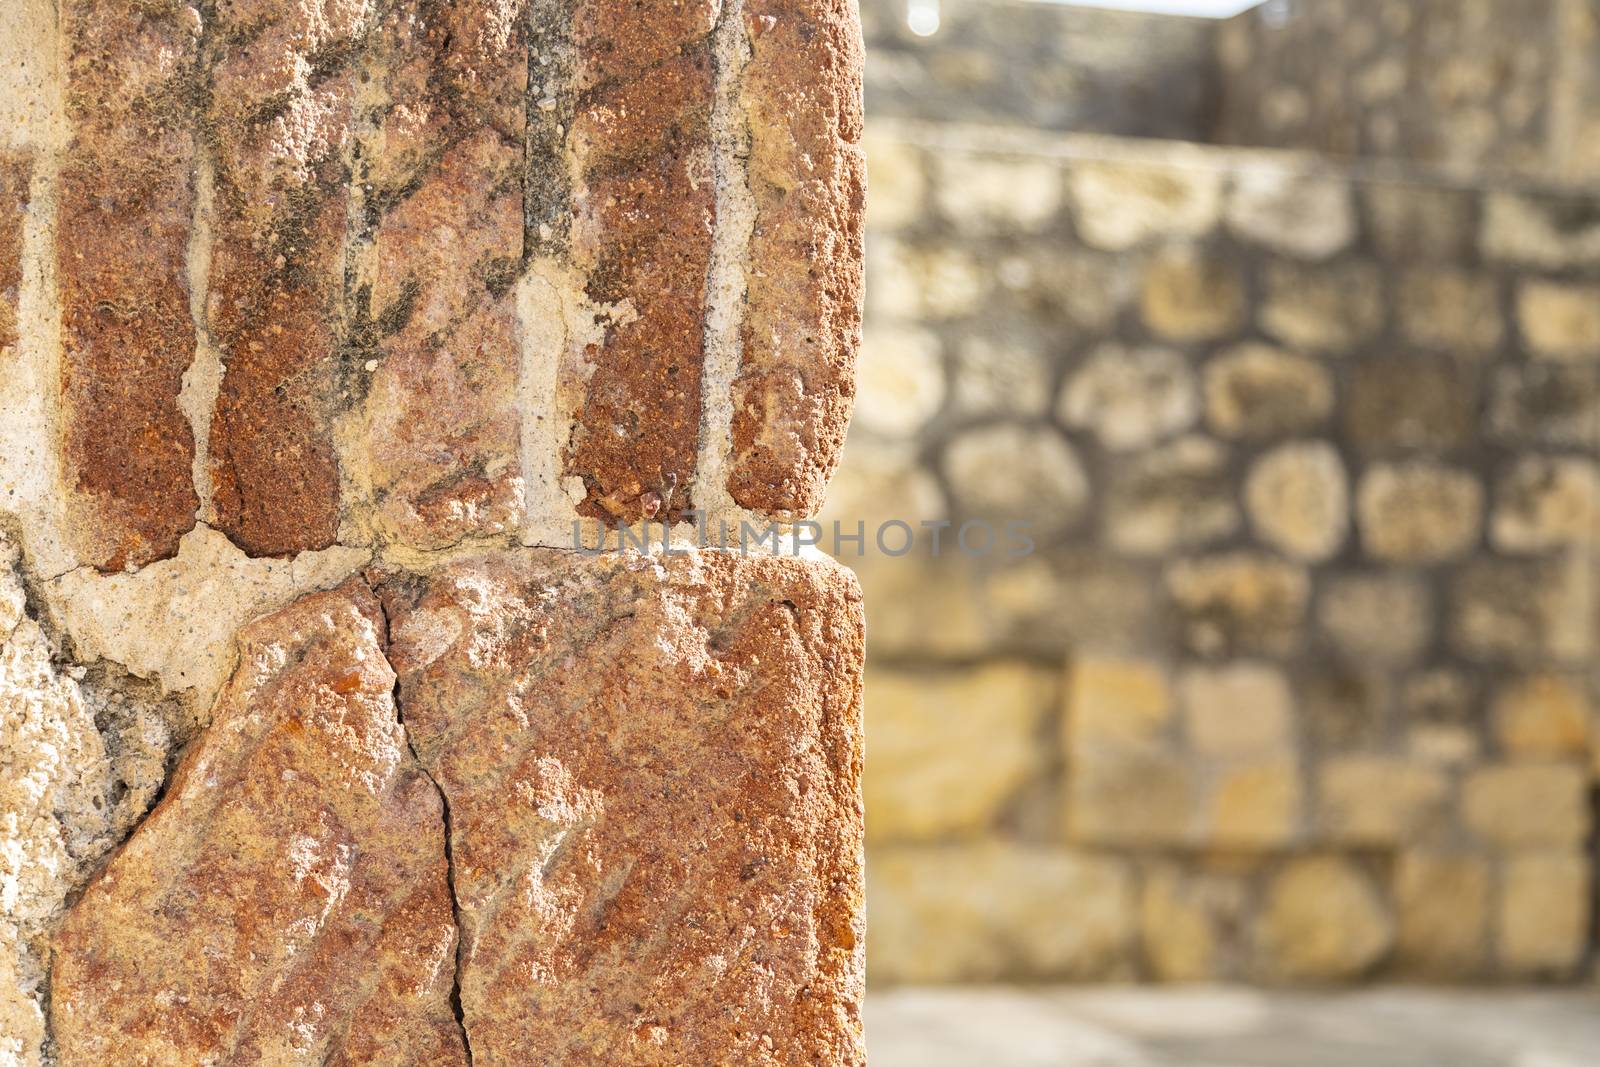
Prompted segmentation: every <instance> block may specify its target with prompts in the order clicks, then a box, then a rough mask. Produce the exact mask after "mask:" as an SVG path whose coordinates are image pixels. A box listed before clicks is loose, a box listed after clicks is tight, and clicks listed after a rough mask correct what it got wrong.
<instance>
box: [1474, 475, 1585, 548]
mask: <svg viewBox="0 0 1600 1067" xmlns="http://www.w3.org/2000/svg"><path fill="white" fill-rule="evenodd" d="M1489 536H1490V537H1491V538H1492V539H1493V541H1494V544H1495V547H1497V548H1499V549H1501V550H1502V551H1505V552H1544V551H1548V550H1550V549H1559V548H1572V549H1579V550H1581V549H1582V548H1583V547H1584V546H1585V545H1593V544H1596V543H1600V466H1597V465H1596V464H1595V463H1594V462H1593V461H1591V460H1587V459H1580V458H1577V457H1574V456H1525V457H1523V458H1521V459H1518V460H1517V461H1516V462H1515V463H1513V464H1511V465H1510V466H1508V467H1507V468H1506V469H1505V470H1504V471H1502V473H1501V475H1500V479H1499V482H1498V484H1497V485H1496V487H1495V504H1494V514H1493V515H1492V516H1491V518H1490V522H1489Z"/></svg>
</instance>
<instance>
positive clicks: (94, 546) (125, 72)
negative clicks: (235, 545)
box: [18, 0, 201, 570]
mask: <svg viewBox="0 0 1600 1067" xmlns="http://www.w3.org/2000/svg"><path fill="white" fill-rule="evenodd" d="M60 16H61V24H60V35H61V38H62V45H63V46H64V49H65V55H66V59H65V62H64V64H63V67H64V69H63V71H62V75H61V77H62V80H63V81H64V82H65V84H64V85H63V86H62V87H61V90H60V91H61V92H62V94H63V97H64V100H63V106H64V108H65V116H64V120H65V123H66V125H67V126H68V130H69V133H68V140H67V145H66V155H65V158H64V159H63V161H62V163H61V170H60V175H59V178H58V181H59V189H58V191H57V193H56V205H57V206H56V211H57V218H56V262H57V263H58V264H59V268H58V275H59V281H58V284H59V286H60V317H61V318H60V322H61V326H60V329H61V345H62V353H61V363H60V392H61V408H62V415H61V419H62V434H63V441H62V448H61V451H62V456H61V463H62V468H63V470H62V476H63V480H64V483H65V484H64V488H65V490H66V491H67V492H68V493H69V494H71V495H70V497H69V502H68V503H69V507H70V508H71V510H72V512H73V521H72V523H71V537H72V540H73V542H74V545H75V547H76V549H77V551H78V552H79V553H80V554H81V556H82V558H83V559H84V560H85V561H86V562H89V563H93V564H94V565H95V566H98V567H101V568H104V569H108V570H114V569H121V568H122V567H124V566H126V565H129V564H132V565H136V566H137V565H140V564H144V563H148V562H150V561H151V560H153V559H160V558H161V557H163V556H167V555H171V554H172V552H173V551H175V550H176V548H177V543H178V538H179V537H180V536H181V535H182V534H183V533H184V532H185V531H186V530H188V529H189V528H190V527H191V526H193V525H194V518H195V509H196V507H197V506H198V505H199V498H198V496H197V495H196V493H195V489H194V486H193V483H192V481H191V477H190V476H191V465H192V463H193V461H194V454H195V439H194V433H193V430H192V428H191V427H190V424H189V422H188V420H187V419H185V418H184V415H183V412H182V411H181V410H180V408H179V406H178V394H179V392H180V390H181V388H182V378H183V372H184V370H185V369H186V368H187V367H188V366H189V363H190V361H191V360H193V358H194V354H195V344H196V337H195V326H194V322H193V320H192V318H191V316H190V293H189V284H188V281H189V279H188V268H187V253H188V247H189V242H190V239H191V230H192V209H193V198H194V193H195V190H194V177H193V175H194V169H195V166H196V161H197V155H198V151H199V150H198V147H197V138H196V136H195V133H194V130H193V128H192V126H191V124H190V122H189V121H187V117H186V114H187V109H188V106H189V97H190V95H191V92H192V86H193V83H194V80H195V76H196V73H197V68H198V66H199V63H200V56H199V47H200V32H201V27H200V13H199V11H198V10H197V9H196V8H195V7H194V6H192V5H190V4H188V3H184V2H182V0H163V2H161V3H157V4H145V3H142V2H140V0H114V2H112V3H109V4H101V3H98V2H95V0H70V2H67V3H64V4H62V5H61V12H60ZM18 58H20V57H18Z"/></svg>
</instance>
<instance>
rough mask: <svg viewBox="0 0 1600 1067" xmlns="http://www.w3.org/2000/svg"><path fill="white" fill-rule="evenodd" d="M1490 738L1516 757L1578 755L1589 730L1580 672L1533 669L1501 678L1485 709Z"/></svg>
mask: <svg viewBox="0 0 1600 1067" xmlns="http://www.w3.org/2000/svg"><path fill="white" fill-rule="evenodd" d="M1490 713H1491V716H1492V719H1493V724H1494V733H1495V738H1496V739H1497V740H1498V741H1499V742H1500V748H1501V750H1502V751H1504V752H1505V753H1506V754H1507V755H1509V756H1513V757H1517V758H1529V759H1541V758H1551V759H1560V758H1563V757H1576V758H1579V759H1581V758H1583V757H1584V756H1585V755H1586V754H1587V753H1588V751H1589V743H1590V734H1591V732H1592V731H1593V729H1594V726H1593V724H1592V720H1593V718H1594V715H1593V711H1592V709H1591V701H1590V699H1589V696H1588V693H1587V692H1586V691H1585V688H1584V684H1583V681H1582V680H1581V679H1580V678H1579V677H1573V676H1568V675H1560V674H1548V673H1547V674H1533V675H1528V676H1525V677H1521V678H1513V679H1510V680H1508V681H1507V682H1505V683H1504V684H1503V685H1502V686H1501V687H1500V689H1499V691H1498V692H1497V693H1496V694H1495V697H1494V701H1493V703H1492V705H1491V708H1490Z"/></svg>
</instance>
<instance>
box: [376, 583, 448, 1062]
mask: <svg viewBox="0 0 1600 1067" xmlns="http://www.w3.org/2000/svg"><path fill="white" fill-rule="evenodd" d="M367 588H368V589H372V585H371V583H370V582H369V583H368V584H367ZM372 593H373V597H374V599H376V600H377V602H378V610H379V611H381V612H382V613H383V642H382V645H381V651H382V653H383V659H384V662H385V663H388V664H389V669H390V670H391V671H393V670H394V662H393V661H392V660H391V659H390V658H389V639H390V627H391V625H392V620H391V619H390V617H389V605H388V604H386V603H384V600H383V597H382V596H381V595H380V594H379V593H378V591H377V590H376V589H372ZM392 699H393V700H394V715H395V721H396V722H398V723H399V724H400V732H401V734H402V735H403V736H404V737H405V741H406V751H407V752H410V753H411V759H412V761H413V762H414V763H416V765H417V770H418V771H420V772H422V776H423V777H424V778H426V779H427V780H428V783H429V784H430V785H432V786H433V788H434V791H435V792H436V793H438V794H439V805H440V808H441V809H442V811H443V813H444V818H443V822H444V878H445V887H446V889H448V890H449V893H450V920H451V922H453V923H454V924H455V928H456V958H455V967H454V968H453V970H452V971H451V974H450V1012H451V1014H452V1015H454V1016H455V1019H456V1029H458V1030H459V1031H460V1032H461V1047H462V1049H463V1050H464V1051H465V1052H466V1056H467V1064H468V1067H471V1065H472V1063H473V1059H472V1035H471V1033H470V1032H469V1031H468V1029H467V1016H466V1010H465V1009H464V1008H463V1007H462V1004H461V968H462V956H463V954H464V953H465V951H466V944H467V931H466V927H465V926H464V925H463V924H462V921H461V900H460V898H459V897H457V896H456V861H455V851H454V844H455V842H454V837H453V827H452V824H451V820H450V797H449V796H448V795H447V794H446V793H445V791H444V787H443V786H441V785H440V784H439V780H438V779H437V778H435V777H434V776H433V772H431V771H429V770H428V767H427V764H425V763H423V762H422V756H421V754H420V753H418V752H417V747H416V745H415V744H414V743H413V742H412V740H411V731H410V730H408V729H406V713H405V705H404V704H403V703H402V702H401V700H400V674H399V672H398V671H395V679H394V692H393V694H392Z"/></svg>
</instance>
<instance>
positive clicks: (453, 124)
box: [346, 0, 549, 548]
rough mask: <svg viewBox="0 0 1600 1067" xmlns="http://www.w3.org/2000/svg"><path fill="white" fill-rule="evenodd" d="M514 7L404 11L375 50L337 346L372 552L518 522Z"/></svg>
mask: <svg viewBox="0 0 1600 1067" xmlns="http://www.w3.org/2000/svg"><path fill="white" fill-rule="evenodd" d="M523 7H524V4H523V2H522V0H513V2H511V3H509V4H501V3H499V2H497V0H490V2H485V0H474V2H472V3H458V4H453V5H450V6H449V7H446V8H444V9H441V11H440V13H439V15H438V16H433V15H432V13H431V12H429V11H428V10H427V9H426V7H424V6H423V5H421V4H418V3H416V2H415V0H408V2H407V3H405V4H403V5H402V6H401V8H400V10H399V11H398V12H396V13H394V14H393V15H391V17H390V18H389V19H387V20H386V21H385V23H384V25H383V27H382V29H381V31H380V32H379V33H378V34H377V36H378V38H379V40H378V44H377V45H376V47H375V52H376V55H375V56H374V57H373V58H372V59H371V61H370V62H371V64H372V65H373V66H375V67H376V68H377V76H378V77H379V78H380V79H381V82H382V87H383V88H382V94H383V97H384V100H383V103H382V105H381V106H380V107H378V108H376V109H375V111H376V114H375V115H374V116H373V117H371V118H370V119H368V121H370V122H371V123H372V125H373V126H374V127H375V138H374V139H375V141H376V142H377V143H378V144H381V146H382V147H381V151H376V152H370V153H368V156H371V157H375V158H366V157H364V158H362V159H361V160H360V161H359V162H360V166H361V170H360V171H359V172H358V173H357V174H356V175H354V176H353V177H354V178H355V179H356V180H357V181H358V182H361V183H362V184H361V186H360V188H361V189H362V194H363V201H364V203H365V204H366V205H368V210H369V211H370V212H371V215H372V216H373V217H372V218H371V219H370V220H363V225H364V228H365V230H366V232H365V241H366V243H367V244H369V245H370V256H371V259H372V261H373V265H372V268H371V282H370V291H368V292H366V293H365V294H363V295H362V296H363V299H364V301H365V306H358V307H357V309H356V310H357V313H358V318H360V320H361V321H360V322H359V324H358V328H357V330H356V331H354V332H355V333H356V336H354V337H351V338H348V339H347V341H346V343H347V345H348V346H349V347H350V348H351V349H352V352H351V355H350V356H349V357H348V358H349V360H350V362H351V363H355V362H357V361H359V362H360V363H361V366H360V368H359V369H357V368H355V367H351V368H349V371H348V373H349V374H350V375H351V376H352V377H353V378H354V380H355V382H357V383H360V384H359V385H358V386H356V389H357V391H358V392H362V393H364V394H365V397H366V404H365V405H364V408H363V412H362V414H363V417H364V418H363V422H364V426H363V436H364V441H363V444H364V446H365V453H366V454H365V461H366V462H365V464H364V469H363V470H361V471H360V472H359V474H358V475H357V477H358V478H359V479H360V480H361V481H362V482H364V484H363V485H362V489H363V491H364V492H365V493H366V494H368V495H370V496H371V498H372V507H373V511H374V514H373V515H372V516H371V517H370V518H369V520H368V521H369V522H370V524H371V525H372V527H373V531H372V532H373V534H374V535H375V536H376V538H377V539H378V540H380V541H385V542H394V541H398V542H401V543H404V544H408V545H412V546H415V547H419V548H442V547H446V546H448V545H451V544H454V543H455V542H457V541H460V540H461V539H462V538H464V537H468V536H488V535H493V534H497V533H504V532H506V531H508V530H515V529H517V528H518V527H519V526H520V524H521V522H522V517H523V504H524V500H523V473H522V469H521V462H520V455H519V449H520V434H521V430H522V413H520V412H519V410H518V377H519V365H520V363H521V350H520V338H519V336H518V329H517V322H516V308H515V294H514V292H513V291H512V290H513V282H514V280H515V276H516V274H517V273H518V272H519V271H520V270H521V268H522V263H523V259H524V247H523V236H524V234H523V224H524V220H523V209H524V202H525V195H524V194H525V192H526V190H525V175H524V168H525V167H526V166H527V165H528V164H527V161H526V159H525V157H526V155H527V154H528V153H529V152H530V148H529V147H527V143H528V141H529V139H530V137H529V131H528V128H527V120H526V112H527V101H526V94H527V89H528V67H529V64H528V40H527V27H526V25H525V22H526V20H525V18H524V17H523ZM527 414H528V415H529V416H530V417H532V416H535V415H540V416H547V415H548V414H549V413H547V412H537V413H535V412H528V413H527ZM347 460H348V457H347Z"/></svg>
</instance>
